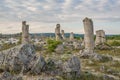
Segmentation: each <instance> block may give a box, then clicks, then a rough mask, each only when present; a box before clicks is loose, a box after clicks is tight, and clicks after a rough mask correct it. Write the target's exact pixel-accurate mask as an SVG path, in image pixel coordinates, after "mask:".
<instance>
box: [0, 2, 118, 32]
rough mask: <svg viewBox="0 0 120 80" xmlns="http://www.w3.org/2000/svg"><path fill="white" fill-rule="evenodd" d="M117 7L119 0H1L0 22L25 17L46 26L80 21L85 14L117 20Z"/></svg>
mask: <svg viewBox="0 0 120 80" xmlns="http://www.w3.org/2000/svg"><path fill="white" fill-rule="evenodd" d="M119 7H120V0H116V1H114V0H1V1H0V17H1V18H0V22H6V21H7V22H9V21H10V22H11V23H14V22H15V23H16V22H19V23H20V22H21V21H22V20H26V21H29V22H39V24H38V23H37V24H38V25H43V24H44V25H45V26H44V25H43V26H44V27H47V26H48V25H51V24H52V25H53V24H56V23H68V24H69V23H73V22H74V23H75V22H81V23H82V19H83V18H84V17H86V16H87V17H90V18H92V19H94V20H96V21H100V22H109V23H111V22H119V21H120V10H119ZM41 23H42V24H41ZM4 26H7V25H4ZM36 26H37V25H36ZM0 27H1V26H0ZM36 28H39V27H36ZM36 30H37V29H36ZM4 31H5V30H4ZM34 32H35V31H34ZM76 32H77V31H76Z"/></svg>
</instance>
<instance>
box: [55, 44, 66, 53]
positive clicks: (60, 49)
mask: <svg viewBox="0 0 120 80" xmlns="http://www.w3.org/2000/svg"><path fill="white" fill-rule="evenodd" d="M55 52H56V53H59V54H63V53H64V46H63V45H58V46H57V48H56V49H55Z"/></svg>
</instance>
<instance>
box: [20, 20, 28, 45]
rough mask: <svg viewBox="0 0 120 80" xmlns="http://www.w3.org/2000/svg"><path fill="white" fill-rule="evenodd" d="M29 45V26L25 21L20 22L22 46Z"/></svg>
mask: <svg viewBox="0 0 120 80" xmlns="http://www.w3.org/2000/svg"><path fill="white" fill-rule="evenodd" d="M27 43H29V25H26V21H23V22H22V44H27Z"/></svg>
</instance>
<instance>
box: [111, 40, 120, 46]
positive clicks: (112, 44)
mask: <svg viewBox="0 0 120 80" xmlns="http://www.w3.org/2000/svg"><path fill="white" fill-rule="evenodd" d="M109 44H110V45H111V46H120V42H118V41H112V42H110V43H109Z"/></svg>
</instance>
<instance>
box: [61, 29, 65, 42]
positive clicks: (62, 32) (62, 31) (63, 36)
mask: <svg viewBox="0 0 120 80" xmlns="http://www.w3.org/2000/svg"><path fill="white" fill-rule="evenodd" d="M61 34H62V38H63V40H65V39H66V38H65V33H64V30H61Z"/></svg>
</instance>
